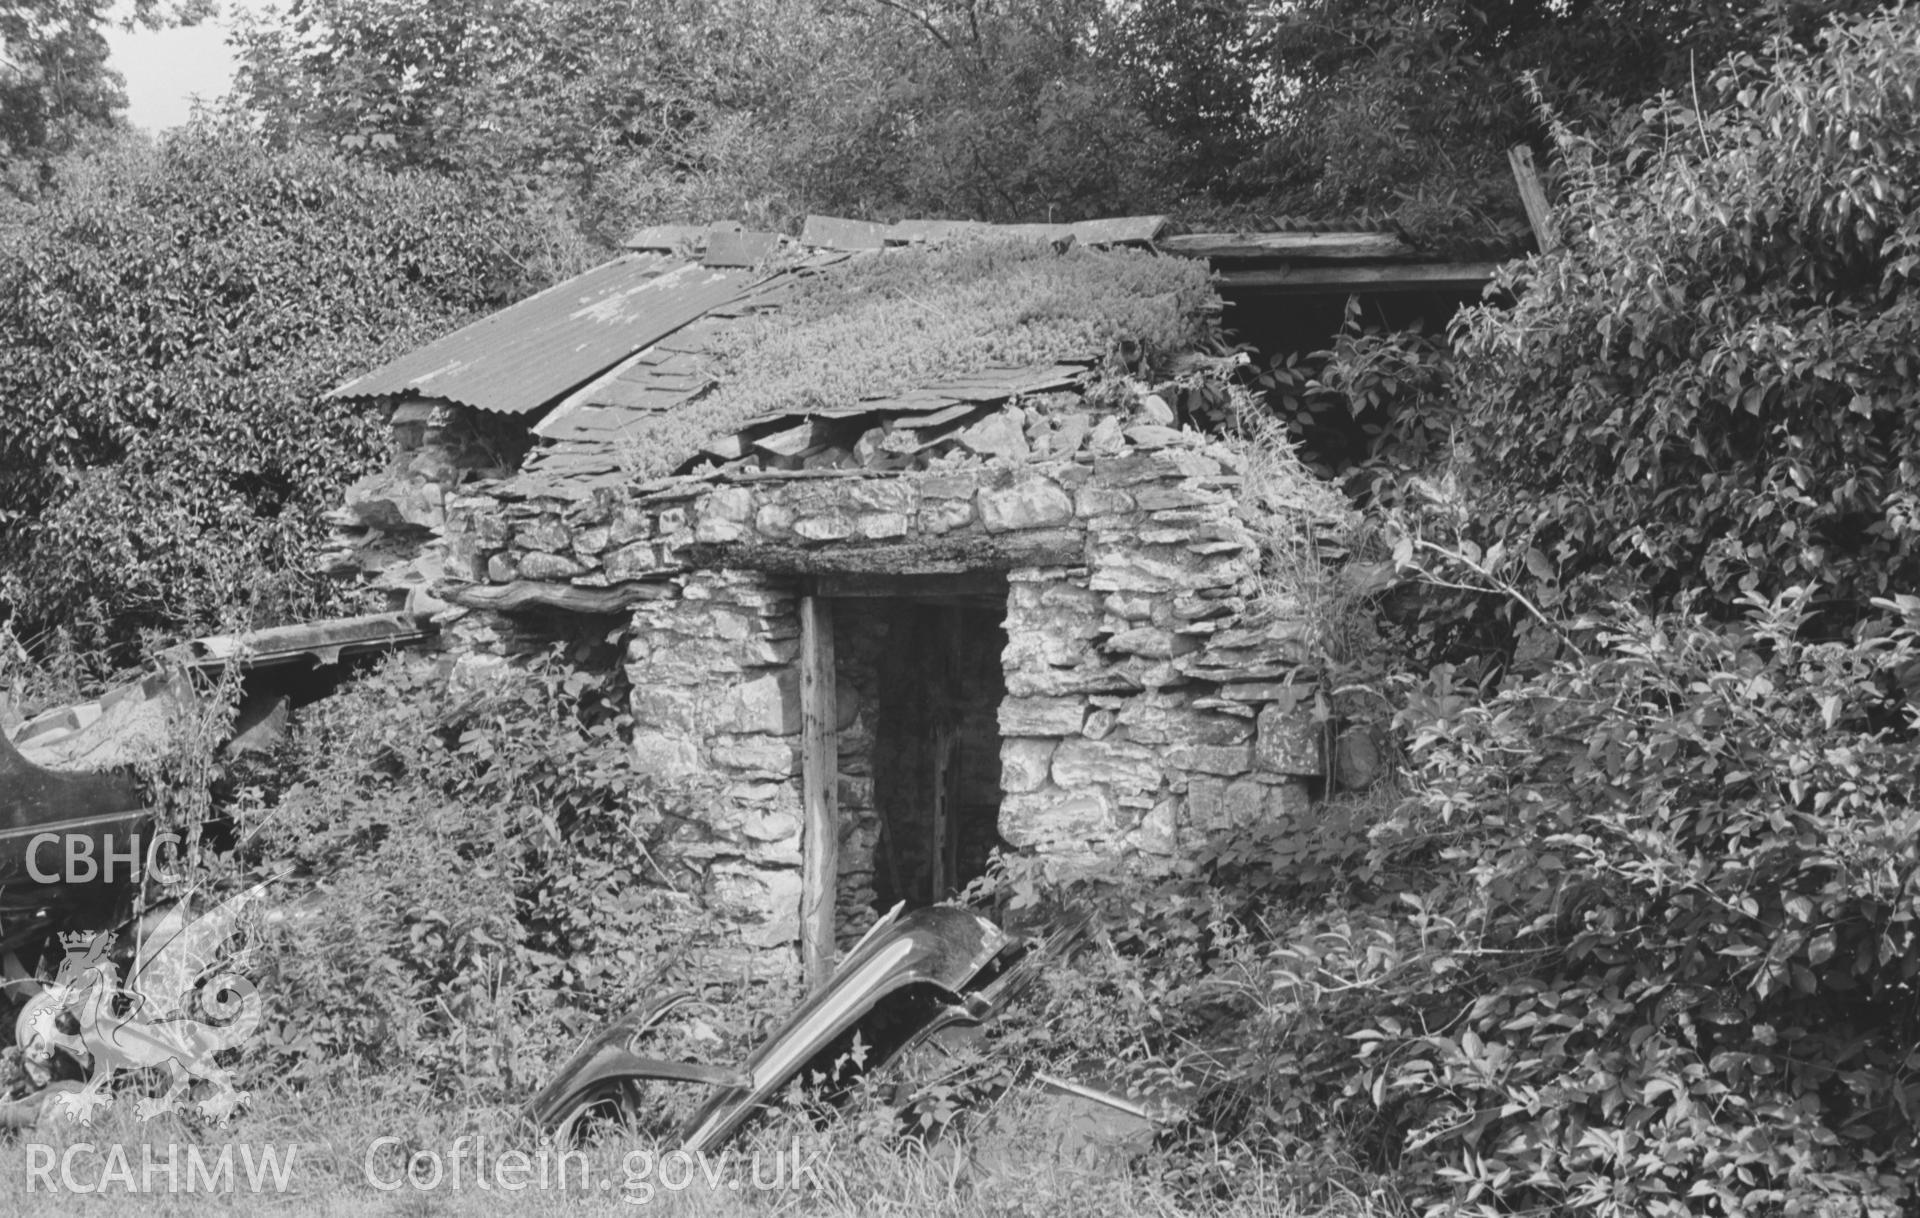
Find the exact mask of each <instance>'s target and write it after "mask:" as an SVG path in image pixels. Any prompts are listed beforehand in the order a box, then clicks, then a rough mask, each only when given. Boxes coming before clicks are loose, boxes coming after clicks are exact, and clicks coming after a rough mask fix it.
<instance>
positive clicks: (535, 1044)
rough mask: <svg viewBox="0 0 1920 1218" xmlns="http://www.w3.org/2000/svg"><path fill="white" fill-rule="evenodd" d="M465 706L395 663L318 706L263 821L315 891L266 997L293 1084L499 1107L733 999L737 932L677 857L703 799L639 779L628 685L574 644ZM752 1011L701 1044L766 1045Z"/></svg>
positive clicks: (440, 685)
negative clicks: (667, 845) (579, 1058)
mask: <svg viewBox="0 0 1920 1218" xmlns="http://www.w3.org/2000/svg"><path fill="white" fill-rule="evenodd" d="M448 692H449V691H448V686H447V682H446V676H445V674H444V673H443V672H441V671H439V670H438V669H437V668H436V667H434V666H431V665H426V664H422V663H419V662H417V661H411V662H410V661H394V662H392V663H390V664H389V665H387V666H386V667H385V668H383V669H382V670H381V671H380V672H379V673H378V674H376V675H375V676H372V677H370V678H368V679H366V680H364V681H362V682H360V683H359V684H358V685H356V686H355V687H353V688H352V689H351V690H349V691H346V692H343V693H342V694H339V695H336V696H335V697H334V698H332V699H330V700H328V701H327V702H324V703H319V704H316V705H315V707H314V708H313V709H312V710H310V711H309V712H308V714H307V721H306V723H305V725H304V726H303V727H302V728H301V730H300V732H299V735H298V738H297V740H296V742H295V744H294V746H293V749H292V755H291V756H290V757H288V758H286V759H284V761H283V765H284V766H285V771H286V774H287V775H288V777H289V778H290V779H291V781H290V782H288V783H286V784H285V786H284V789H283V790H281V791H280V792H279V793H278V795H277V796H276V797H273V798H263V800H262V801H260V804H259V806H257V807H256V808H255V809H254V810H253V811H252V812H251V814H250V815H249V817H248V818H247V819H248V821H249V824H250V828H251V830H252V831H253V832H254V833H256V834H257V839H258V841H259V843H260V845H261V848H262V849H263V850H264V851H265V853H266V854H267V855H268V856H269V857H272V858H277V859H282V860H284V863H285V864H287V865H291V866H293V867H294V868H295V870H296V877H297V880H296V883H297V884H299V885H300V886H301V887H304V888H306V889H307V891H306V894H305V895H304V896H303V897H301V898H299V899H298V900H297V901H295V902H293V903H292V905H291V907H290V909H289V910H288V913H287V916H286V918H285V919H284V921H283V922H282V923H281V926H282V938H281V940H280V942H279V944H278V950H277V952H276V954H275V960H276V964H275V968H276V975H275V976H274V977H273V978H272V979H271V981H270V983H269V984H268V985H267V986H265V987H263V988H265V989H266V990H267V991H268V992H269V994H270V995H271V996H272V999H273V1001H274V1003H275V1007H274V1010H273V1012H272V1022H271V1035H270V1037H269V1048H270V1054H269V1056H268V1058H267V1059H265V1064H266V1065H267V1066H268V1067H270V1068H271V1069H273V1070H276V1071H282V1070H283V1071H285V1072H286V1073H287V1074H289V1075H291V1076H292V1077H294V1078H299V1079H308V1080H311V1079H316V1078H323V1077H327V1076H331V1075H335V1074H341V1073H345V1074H349V1075H352V1074H358V1073H362V1072H366V1073H383V1074H388V1075H390V1076H391V1077H392V1078H393V1080H394V1081H395V1084H396V1085H399V1086H404V1087H406V1088H410V1089H413V1090H416V1091H429V1092H434V1093H443V1094H444V1093H449V1092H454V1091H458V1090H461V1089H463V1088H465V1089H467V1090H469V1091H470V1092H472V1093H473V1094H474V1095H476V1096H477V1097H479V1098H482V1099H486V1100H496V1099H498V1098H500V1097H502V1096H503V1095H504V1094H506V1091H507V1089H508V1088H514V1089H517V1092H523V1091H524V1089H525V1088H526V1087H527V1086H528V1085H529V1083H530V1082H531V1081H532V1080H534V1079H536V1078H539V1077H541V1076H543V1075H544V1073H545V1070H546V1068H547V1067H548V1066H549V1065H551V1064H552V1060H553V1059H554V1058H555V1056H556V1055H559V1054H562V1053H564V1052H565V1051H566V1050H568V1049H570V1048H571V1046H572V1043H573V1042H574V1041H575V1040H577V1039H578V1038H579V1036H580V1035H582V1034H584V1033H585V1032H586V1031H587V1030H588V1029H589V1028H590V1027H591V1026H592V1025H594V1024H596V1023H597V1022H598V1021H599V1020H601V1019H603V1018H605V1017H607V1016H608V1015H610V1014H613V1013H617V1012H620V1011H624V1010H625V1009H627V1008H628V1007H629V1006H632V1005H636V1004H638V1003H639V1002H641V1001H644V1000H646V999H649V998H652V997H657V996H658V993H659V991H660V990H661V989H662V988H663V987H665V986H669V985H677V986H681V987H684V988H692V989H696V990H704V989H706V988H708V987H709V986H711V985H713V984H716V983H719V984H722V985H723V988H724V983H725V980H726V979H717V978H710V977H700V976H694V975H691V973H690V970H691V968H692V967H693V966H694V965H695V964H696V963H697V961H698V959H699V958H700V952H699V948H700V947H701V946H702V945H703V944H712V943H714V942H715V941H716V940H717V938H718V932H717V930H716V929H715V927H714V926H713V924H711V923H710V922H708V921H706V920H705V919H703V918H702V917H701V915H700V910H699V909H698V907H697V905H696V904H695V903H694V901H693V899H692V898H691V897H690V896H686V895H682V894H681V893H680V892H678V891H676V890H675V887H674V885H675V884H676V882H677V880H678V878H679V877H677V876H675V875H673V874H671V873H669V872H666V871H663V870H662V867H661V864H660V862H659V861H658V859H657V858H656V851H657V849H658V847H659V845H660V841H661V837H662V835H663V834H664V833H665V832H666V831H667V830H668V829H669V828H670V827H671V822H672V819H673V816H674V814H675V812H676V811H679V812H684V811H685V809H684V807H683V804H684V801H686V800H688V799H693V798H698V794H697V793H695V792H686V791H682V792H674V791H665V790H661V789H658V788H655V787H653V786H651V785H650V784H649V782H648V781H647V779H646V778H645V777H644V776H643V775H641V774H639V773H637V772H636V771H635V770H634V769H633V766H632V761H631V751H630V749H629V748H628V746H627V745H626V743H625V738H624V729H625V726H626V723H627V714H626V710H625V702H624V689H623V687H622V686H621V685H620V683H619V682H618V680H617V679H616V678H615V677H612V676H609V675H606V674H605V673H604V672H598V671H594V670H592V669H591V668H589V667H585V666H576V665H575V664H573V663H571V662H569V661H568V659H567V658H566V657H564V656H563V655H560V654H558V653H556V654H553V655H549V656H546V657H544V658H542V659H541V660H539V661H538V662H536V663H533V664H531V665H530V666H529V667H527V668H526V669H524V670H521V669H518V668H509V669H506V670H505V671H503V672H501V673H498V674H495V675H494V676H493V677H491V678H489V679H487V680H485V681H483V682H482V683H480V684H479V685H477V686H475V687H474V688H471V689H469V690H467V691H466V692H465V693H463V694H460V695H459V696H457V697H455V698H454V699H453V700H452V701H451V703H450V704H448V703H447V702H446V699H447V696H448ZM763 989H764V987H763ZM742 997H743V1002H742V1003H741V1004H740V1005H738V1006H737V1007H736V1008H735V1009H734V1011H733V1014H732V1015H728V1014H726V1008H725V1007H722V1008H720V1010H721V1014H719V1015H718V1016H715V1017H712V1018H710V1019H709V1020H708V1021H707V1022H706V1023H704V1024H702V1025H700V1027H699V1028H698V1029H696V1030H697V1031H698V1032H699V1034H701V1035H705V1036H707V1037H709V1038H717V1037H720V1036H723V1035H727V1036H732V1037H733V1038H734V1039H735V1040H736V1041H738V1040H744V1039H746V1037H747V1035H748V1034H749V1031H750V1029H749V1024H750V1022H751V1021H752V1020H753V1019H754V1018H755V1017H757V1016H758V1015H759V1014H761V1011H760V1008H759V1007H758V1006H757V1005H755V1000H756V995H755V994H747V995H744V996H742ZM780 997H781V996H780V995H777V994H769V995H765V996H764V999H765V1001H767V1002H769V1003H777V1002H778V1001H779V1000H780ZM711 1052H712V1050H711V1049H706V1050H703V1053H705V1054H710V1053H711ZM517 1092H516V1093H517Z"/></svg>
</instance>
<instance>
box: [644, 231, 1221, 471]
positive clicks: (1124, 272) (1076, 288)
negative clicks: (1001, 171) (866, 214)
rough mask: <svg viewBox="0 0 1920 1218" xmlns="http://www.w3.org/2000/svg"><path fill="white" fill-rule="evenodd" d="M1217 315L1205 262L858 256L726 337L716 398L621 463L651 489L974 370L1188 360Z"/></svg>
mask: <svg viewBox="0 0 1920 1218" xmlns="http://www.w3.org/2000/svg"><path fill="white" fill-rule="evenodd" d="M1219 303H1220V302H1219V298H1218V296H1217V295H1215V293H1214V291H1213V288H1212V287H1211V285H1210V283H1209V272H1208V270H1207V267H1206V265H1205V264H1204V263H1200V262H1193V261H1188V260H1186V259H1182V258H1161V257H1157V256H1154V255H1151V254H1146V253H1137V252H1134V251H1131V250H1111V251H1107V250H1090V249H1072V250H1069V251H1067V252H1066V253H1064V254H1061V253H1056V252H1054V250H1053V249H1052V247H1050V246H1049V245H1046V244H1044V243H1035V242H1028V241H1011V240H1006V239H1004V238H1001V239H987V238H982V239H961V240H956V241H954V242H951V243H949V244H947V245H943V246H940V247H937V248H931V249H929V248H913V249H902V250H889V251H886V252H884V253H877V254H868V255H863V256H859V257H854V258H851V259H848V260H847V261H846V262H843V263H839V264H836V265H834V266H831V267H828V268H825V269H823V270H820V271H817V272H813V273H810V274H807V275H805V276H804V277H803V278H802V279H801V281H800V283H799V285H798V288H797V290H796V291H795V293H794V295H793V297H792V298H791V300H790V301H789V302H788V303H787V304H785V305H784V306H783V307H781V308H780V309H779V310H777V311H771V312H766V313H760V314H755V315H752V316H749V317H746V318H743V319H741V321H739V322H738V323H736V324H735V325H733V326H730V327H728V328H727V330H726V331H725V332H724V334H723V337H722V338H721V339H720V340H719V341H718V342H716V343H715V344H713V349H712V351H711V356H712V360H713V365H712V368H711V369H710V371H711V374H712V375H713V377H714V379H715V382H716V388H715V390H714V391H713V392H711V393H709V394H707V395H705V396H703V397H701V398H700V399H698V400H696V401H695V402H693V403H691V404H689V405H688V406H686V407H683V408H681V409H679V410H675V411H672V412H670V413H668V414H664V415H660V416H656V417H653V418H649V419H645V420H642V421H641V422H640V423H639V424H638V425H636V426H635V427H634V428H632V429H631V430H630V431H629V432H628V433H627V438H626V441H625V443H624V444H623V457H624V459H625V461H626V463H627V464H628V465H629V466H630V467H631V468H632V469H633V470H634V472H635V473H637V474H638V475H640V476H642V477H651V476H654V475H657V474H662V473H667V472H669V471H671V470H672V469H674V468H675V467H676V466H678V465H680V464H681V463H682V462H684V461H685V460H687V459H688V458H689V457H691V456H693V455H694V454H695V453H697V452H698V451H699V450H700V449H701V448H702V447H704V446H705V445H707V444H709V443H711V442H712V441H714V440H715V439H718V438H720V437H722V436H727V435H731V434H733V433H735V432H737V431H739V430H740V429H741V428H742V427H744V426H745V425H746V424H748V423H750V422H751V421H753V420H754V419H757V418H760V417H763V416H766V415H769V414H776V413H790V412H795V411H801V410H815V409H828V408H832V407H839V406H850V405H853V404H854V403H856V402H858V401H860V400H861V399H862V398H867V397H872V396H875V395H882V394H896V393H905V392H907V391H909V390H912V389H914V388H916V387H918V386H921V385H925V384H928V383H930V382H933V381H937V380H941V379H944V378H947V377H952V376H957V375H960V374H962V373H968V372H976V371H979V370H981V369H984V368H990V367H1020V366H1025V365H1029V364H1039V363H1047V362H1052V361H1057V360H1073V359H1098V358H1100V357H1101V356H1104V355H1105V354H1107V353H1108V352H1109V351H1110V350H1112V349H1114V348H1115V347H1116V346H1117V345H1118V344H1121V343H1123V342H1124V343H1140V344H1144V346H1145V349H1146V350H1147V351H1150V352H1157V353H1176V352H1181V351H1187V350H1191V349H1192V348H1194V347H1195V346H1196V345H1197V344H1198V343H1199V341H1200V340H1201V339H1202V338H1203V337H1206V336H1207V334H1208V332H1209V329H1210V327H1211V324H1212V320H1213V317H1214V315H1215V314H1216V313H1217V310H1218V308H1219Z"/></svg>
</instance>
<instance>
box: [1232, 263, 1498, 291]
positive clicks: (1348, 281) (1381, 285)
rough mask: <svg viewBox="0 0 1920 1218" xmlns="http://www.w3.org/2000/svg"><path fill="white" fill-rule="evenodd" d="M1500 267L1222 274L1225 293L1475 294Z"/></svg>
mask: <svg viewBox="0 0 1920 1218" xmlns="http://www.w3.org/2000/svg"><path fill="white" fill-rule="evenodd" d="M1499 265H1500V264H1499V263H1497V262H1395V263H1386V264H1383V265H1380V266H1364V265H1362V266H1288V267H1271V268H1263V269H1261V270H1254V271H1221V272H1220V273H1219V275H1218V276H1217V279H1216V282H1217V283H1218V284H1219V286H1220V290H1221V291H1223V292H1236V291H1240V292H1287V293H1308V292H1472V291H1478V290H1479V289H1481V288H1483V287H1485V286H1486V285H1487V284H1488V283H1490V282H1491V281H1492V280H1493V273H1494V271H1495V270H1496V269H1497V268H1498V267H1499Z"/></svg>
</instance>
